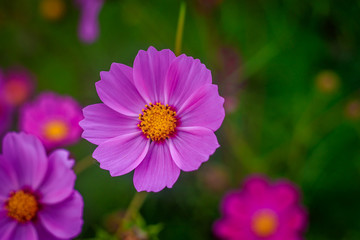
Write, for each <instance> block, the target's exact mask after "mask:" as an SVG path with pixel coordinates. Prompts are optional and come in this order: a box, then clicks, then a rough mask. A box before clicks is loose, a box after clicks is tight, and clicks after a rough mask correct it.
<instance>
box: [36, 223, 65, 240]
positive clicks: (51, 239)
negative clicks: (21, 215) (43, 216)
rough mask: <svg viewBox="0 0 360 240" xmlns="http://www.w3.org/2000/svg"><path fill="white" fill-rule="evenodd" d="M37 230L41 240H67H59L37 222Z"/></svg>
mask: <svg viewBox="0 0 360 240" xmlns="http://www.w3.org/2000/svg"><path fill="white" fill-rule="evenodd" d="M34 225H35V228H36V232H37V234H38V236H39V239H40V240H42V239H45V240H67V239H64V238H58V237H55V236H54V235H52V234H51V233H50V232H49V231H48V230H46V228H45V227H44V226H43V225H42V224H41V222H40V221H36V222H35V224H34Z"/></svg>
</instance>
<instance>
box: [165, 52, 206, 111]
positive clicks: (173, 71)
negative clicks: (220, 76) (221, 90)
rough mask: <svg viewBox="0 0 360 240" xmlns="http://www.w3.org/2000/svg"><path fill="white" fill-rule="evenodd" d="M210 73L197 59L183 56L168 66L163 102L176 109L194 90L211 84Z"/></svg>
mask: <svg viewBox="0 0 360 240" xmlns="http://www.w3.org/2000/svg"><path fill="white" fill-rule="evenodd" d="M211 81H212V78H211V72H210V70H209V69H207V68H206V66H205V65H204V64H202V63H201V62H200V60H199V59H194V58H192V57H188V56H186V55H185V54H182V55H180V56H179V57H177V58H176V59H175V60H174V61H173V62H172V63H171V65H170V67H169V70H168V72H167V75H166V82H165V102H166V103H168V104H169V105H172V106H177V107H178V108H180V107H181V105H182V104H183V103H184V102H185V101H186V99H187V98H189V97H190V96H191V95H192V94H193V93H194V92H195V91H196V90H198V89H199V88H201V87H204V86H206V85H207V84H211Z"/></svg>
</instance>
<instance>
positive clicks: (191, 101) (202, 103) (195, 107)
mask: <svg viewBox="0 0 360 240" xmlns="http://www.w3.org/2000/svg"><path fill="white" fill-rule="evenodd" d="M223 105H224V99H223V98H222V97H220V96H219V93H218V87H217V86H216V85H213V84H208V85H205V86H204V87H202V88H200V89H199V90H198V91H196V92H195V93H194V94H193V95H191V96H190V97H189V98H188V99H187V100H186V102H185V103H184V104H183V105H182V107H181V108H180V109H179V110H178V116H179V118H180V119H181V126H185V127H188V126H201V127H206V128H209V129H211V130H213V131H216V130H217V129H218V128H219V127H220V125H221V123H222V121H223V120H224V117H225V110H224V107H223Z"/></svg>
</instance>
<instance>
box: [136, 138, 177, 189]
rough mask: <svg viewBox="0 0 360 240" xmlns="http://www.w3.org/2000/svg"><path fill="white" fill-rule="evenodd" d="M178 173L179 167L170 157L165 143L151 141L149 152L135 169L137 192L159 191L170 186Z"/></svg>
mask: <svg viewBox="0 0 360 240" xmlns="http://www.w3.org/2000/svg"><path fill="white" fill-rule="evenodd" d="M179 175H180V169H179V168H178V167H177V166H176V164H175V163H174V162H173V160H172V159H171V155H170V151H169V149H168V146H167V144H162V143H160V144H159V143H154V142H152V143H151V146H150V149H149V153H148V155H146V157H145V159H144V161H143V162H142V163H141V164H140V165H139V166H138V167H137V168H136V169H135V172H134V185H135V188H136V190H137V191H138V192H140V191H147V192H159V191H160V190H162V189H163V188H165V187H168V188H171V187H172V186H173V185H174V183H175V182H176V180H177V179H178V177H179Z"/></svg>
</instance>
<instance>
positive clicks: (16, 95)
mask: <svg viewBox="0 0 360 240" xmlns="http://www.w3.org/2000/svg"><path fill="white" fill-rule="evenodd" d="M0 91H1V94H0V95H2V96H3V98H4V100H5V101H6V102H7V103H8V104H9V105H11V106H19V105H21V104H22V103H24V102H25V101H26V100H27V99H28V98H29V97H30V95H31V94H32V92H33V91H34V77H33V76H32V74H31V73H30V72H29V71H27V70H26V69H23V68H13V69H11V70H9V71H8V72H6V74H4V75H3V77H2V80H1V79H0Z"/></svg>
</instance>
